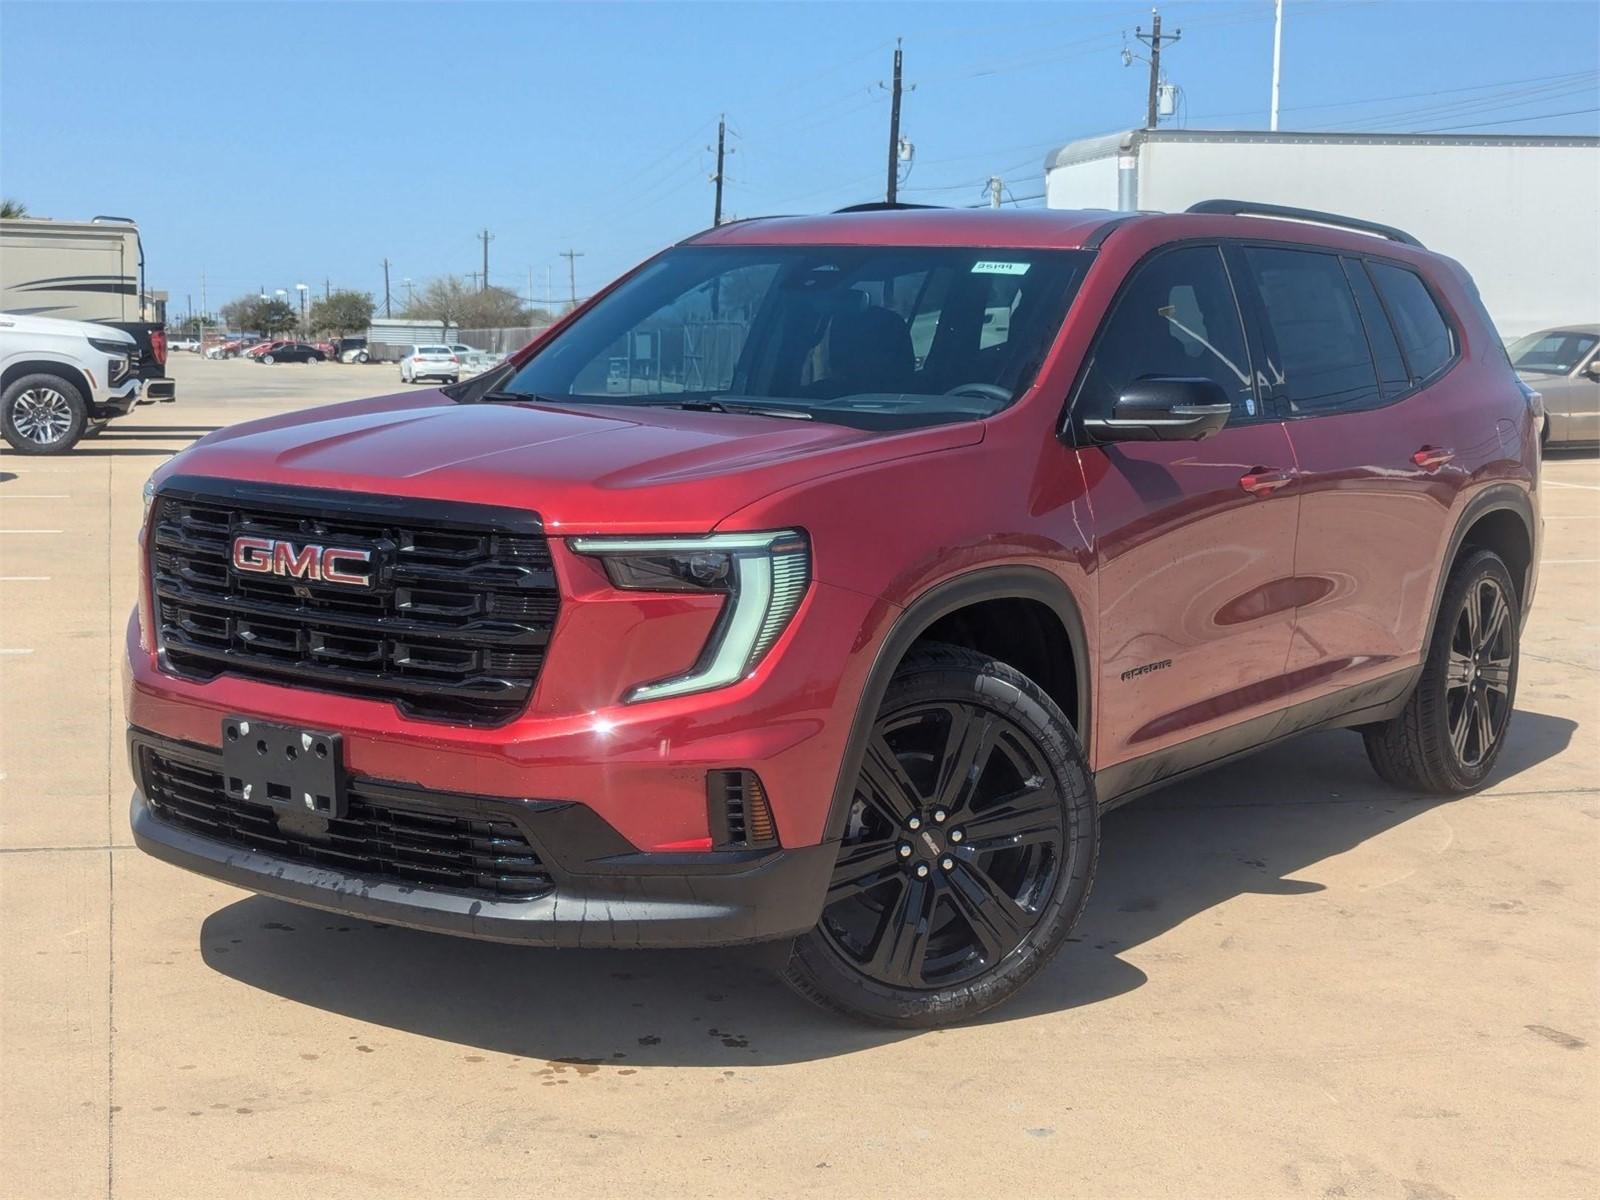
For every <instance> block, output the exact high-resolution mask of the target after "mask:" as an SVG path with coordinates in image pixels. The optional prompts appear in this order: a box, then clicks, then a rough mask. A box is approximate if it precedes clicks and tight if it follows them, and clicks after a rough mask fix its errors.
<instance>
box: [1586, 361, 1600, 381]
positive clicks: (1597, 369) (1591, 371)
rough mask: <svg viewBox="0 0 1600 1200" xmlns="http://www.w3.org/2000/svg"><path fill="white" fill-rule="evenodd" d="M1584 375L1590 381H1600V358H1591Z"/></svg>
mask: <svg viewBox="0 0 1600 1200" xmlns="http://www.w3.org/2000/svg"><path fill="white" fill-rule="evenodd" d="M1583 373H1584V374H1585V375H1587V376H1588V377H1589V378H1590V379H1600V358H1591V359H1590V360H1589V365H1588V366H1586V367H1584V369H1583Z"/></svg>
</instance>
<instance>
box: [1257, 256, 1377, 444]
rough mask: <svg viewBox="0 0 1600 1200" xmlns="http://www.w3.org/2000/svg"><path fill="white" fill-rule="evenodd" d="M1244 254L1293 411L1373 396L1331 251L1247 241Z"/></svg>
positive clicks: (1348, 297)
mask: <svg viewBox="0 0 1600 1200" xmlns="http://www.w3.org/2000/svg"><path fill="white" fill-rule="evenodd" d="M1244 255H1245V261H1246V262H1247V263H1249V265H1250V272H1251V274H1252V275H1253V276H1254V277H1255V281H1256V287H1257V288H1258V289H1259V291H1260V294H1261V304H1262V308H1263V310H1264V311H1265V314H1266V321H1267V326H1268V329H1269V330H1270V331H1271V334H1272V338H1273V341H1275V342H1276V343H1277V349H1278V362H1277V368H1278V373H1279V375H1280V376H1281V378H1282V388H1283V394H1284V396H1285V397H1287V399H1288V401H1289V409H1290V411H1291V412H1294V413H1301V414H1304V413H1324V412H1339V411H1342V410H1345V409H1352V408H1362V407H1369V406H1371V405H1373V404H1376V403H1377V402H1378V377H1377V373H1376V372H1375V371H1374V369H1373V365H1372V351H1371V350H1370V349H1369V348H1368V346H1367V335H1366V330H1365V329H1364V328H1363V326H1362V324H1361V315H1360V313H1359V312H1358V311H1357V310H1356V302H1355V297H1354V296H1353V295H1352V294H1351V291H1350V285H1349V283H1348V282H1347V281H1346V280H1345V277H1344V268H1343V267H1342V266H1341V265H1340V263H1339V259H1338V256H1337V255H1333V254H1320V253H1317V252H1316V251H1312V250H1285V249H1279V248H1277V247H1272V248H1268V247H1262V246H1251V247H1247V248H1246V249H1245V252H1244Z"/></svg>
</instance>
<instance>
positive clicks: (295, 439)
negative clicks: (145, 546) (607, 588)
mask: <svg viewBox="0 0 1600 1200" xmlns="http://www.w3.org/2000/svg"><path fill="white" fill-rule="evenodd" d="M982 437H983V426H982V424H981V423H979V422H975V421H974V422H964V423H961V424H956V425H943V426H938V427H935V428H931V429H918V430H910V431H906V432H901V433H894V434H877V433H868V432H865V431H862V430H859V429H849V428H846V427H844V426H841V425H830V424H825V423H823V422H820V421H791V420H785V419H781V418H772V417H757V416H748V415H743V414H736V413H696V412H683V411H681V410H677V409H666V408H637V407H628V406H623V405H573V406H570V407H565V408H562V407H556V406H553V405H548V404H538V403H529V404H510V403H504V402H496V403H486V404H457V403H456V402H455V401H453V400H451V399H449V398H448V397H447V396H445V395H443V394H442V393H441V392H437V391H427V392H407V393H405V394H403V395H399V396H383V397H378V398H376V399H373V400H358V401H356V402H354V403H351V404H338V405H330V406H328V407H326V408H320V409H313V410H309V411H306V412H299V413H292V414H289V415H287V416H283V417H272V418H268V419H266V420H261V421H249V422H246V423H244V424H240V425H234V426H230V427H229V428H227V429H224V430H220V431H219V432H217V433H213V434H211V435H209V436H208V437H205V438H203V439H201V440H200V441H198V442H196V443H195V444H194V445H193V446H191V447H190V448H189V449H188V450H185V451H184V452H183V453H182V454H180V455H178V456H177V457H175V458H173V459H171V460H169V461H168V462H167V464H165V465H164V466H163V467H162V468H161V470H160V471H158V472H157V473H156V476H155V478H156V482H157V484H158V485H159V482H160V480H161V479H163V478H164V477H166V476H167V475H170V474H176V473H182V474H185V475H209V476H216V477H220V478H227V479H245V480H252V481H259V482H267V483H280V484H289V485H298V486H303V487H319V488H335V489H343V490H347V491H353V492H371V493H379V494H386V495H403V496H417V497H427V498H432V499H441V500H457V501H461V502H465V503H478V504H499V505H507V506H511V507H516V508H528V509H532V510H533V511H535V512H537V513H538V514H539V515H540V516H541V517H542V518H543V519H544V522H545V526H546V528H547V529H549V530H550V531H551V532H561V533H608V532H610V533H647V532H683V533H699V532H705V531H707V530H710V529H712V528H714V527H715V526H716V525H717V523H718V522H719V521H721V520H722V519H723V518H724V517H726V516H728V515H729V514H730V513H733V512H735V511H737V510H738V509H740V508H743V507H745V506H746V505H747V504H750V503H752V502H754V501H756V500H759V499H761V498H762V497H763V496H769V495H771V494H772V493H774V492H778V491H782V490H784V489H785V488H789V487H792V486H794V485H795V484H798V483H801V482H804V481H806V480H808V479H814V478H816V477H817V476H819V475H825V474H832V473H835V472H839V471H848V470H854V469H858V468H860V467H864V466H870V465H873V464H874V463H879V462H886V461H889V460H891V459H897V458H903V457H907V456H909V455H913V454H925V453H929V452H931V451H936V450H940V449H944V448H947V447H951V446H960V445H969V444H971V443H973V442H977V441H980V440H981V439H982Z"/></svg>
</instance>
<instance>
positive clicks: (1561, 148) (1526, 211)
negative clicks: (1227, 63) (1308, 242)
mask: <svg viewBox="0 0 1600 1200" xmlns="http://www.w3.org/2000/svg"><path fill="white" fill-rule="evenodd" d="M1217 198H1227V199H1234V200H1249V201H1254V202H1258V203H1265V204H1280V205H1286V206H1289V207H1293V208H1309V209H1318V210H1321V211H1323V212H1331V213H1340V214H1342V215H1345V216H1351V217H1360V218H1363V219H1365V220H1369V221H1377V222H1380V223H1381V224H1384V225H1393V226H1398V227H1399V228H1401V229H1404V230H1405V231H1406V232H1408V233H1410V234H1412V235H1414V236H1415V237H1416V238H1417V239H1418V240H1419V241H1421V242H1422V244H1423V245H1424V246H1426V247H1427V248H1428V249H1430V250H1436V251H1438V252H1440V253H1442V254H1447V255H1449V256H1450V257H1451V258H1454V259H1456V260H1458V261H1459V262H1461V263H1462V264H1463V265H1464V266H1465V267H1466V268H1467V270H1469V271H1470V272H1471V273H1472V277H1473V278H1474V279H1475V280H1476V281H1477V284H1478V290H1479V291H1480V292H1481V293H1482V294H1483V300H1484V304H1485V305H1486V306H1487V307H1488V309H1489V313H1490V315H1491V316H1492V317H1493V318H1494V320H1495V323H1496V325H1497V326H1498V327H1499V330H1500V334H1501V336H1502V337H1504V338H1506V339H1508V340H1509V339H1511V338H1514V337H1519V336H1521V335H1522V334H1525V333H1531V332H1532V331H1534V330H1536V329H1545V328H1548V327H1550V326H1552V325H1570V324H1572V323H1574V322H1585V323H1590V322H1594V321H1597V320H1600V138H1594V137H1490V136H1484V135H1479V134H1359V133H1283V132H1279V133H1251V132H1237V133H1236V132H1226V131H1218V130H1204V129H1159V130H1150V129H1135V130H1129V131H1128V132H1125V133H1113V134H1108V135H1107V136H1105V137H1098V138H1086V139H1084V140H1082V141H1076V142H1069V143H1068V144H1067V145H1065V146H1062V147H1061V148H1060V149H1058V150H1056V151H1054V152H1053V153H1052V154H1050V155H1049V156H1048V157H1047V158H1046V159H1045V203H1046V204H1047V205H1048V206H1049V207H1050V208H1107V209H1122V210H1125V211H1128V210H1138V209H1143V210H1146V211H1158V212H1182V211H1183V210H1184V209H1186V208H1188V207H1189V206H1190V205H1191V204H1194V203H1196V202H1198V201H1201V200H1211V199H1217Z"/></svg>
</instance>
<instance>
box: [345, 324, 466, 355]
mask: <svg viewBox="0 0 1600 1200" xmlns="http://www.w3.org/2000/svg"><path fill="white" fill-rule="evenodd" d="M458 332H459V331H458V330H457V328H456V327H455V326H454V325H451V324H448V323H447V322H444V321H408V320H405V319H404V318H401V317H393V318H390V317H374V318H373V320H372V324H371V325H370V326H368V328H367V352H368V353H369V354H370V355H371V358H372V361H373V362H399V361H400V359H401V358H402V357H404V354H405V348H406V347H407V346H421V345H434V344H437V343H443V344H445V345H449V344H450V343H452V342H454V341H455V340H456V335H457V333H458Z"/></svg>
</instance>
